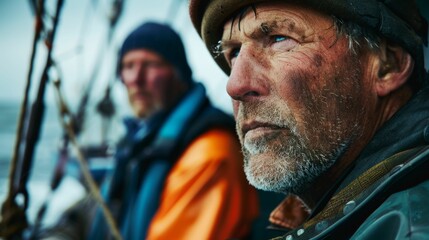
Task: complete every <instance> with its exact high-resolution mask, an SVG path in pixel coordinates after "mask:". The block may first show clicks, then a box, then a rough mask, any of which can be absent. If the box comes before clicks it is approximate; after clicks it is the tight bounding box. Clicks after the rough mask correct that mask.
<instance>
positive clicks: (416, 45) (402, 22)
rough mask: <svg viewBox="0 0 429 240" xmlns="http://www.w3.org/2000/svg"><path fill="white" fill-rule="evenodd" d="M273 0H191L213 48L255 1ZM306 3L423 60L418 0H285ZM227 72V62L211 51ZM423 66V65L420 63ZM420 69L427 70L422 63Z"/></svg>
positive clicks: (193, 15) (422, 24)
mask: <svg viewBox="0 0 429 240" xmlns="http://www.w3.org/2000/svg"><path fill="white" fill-rule="evenodd" d="M261 2H273V1H272V0H190V5H189V9H190V16H191V19H192V22H193V24H194V26H195V28H196V30H197V31H198V33H199V34H200V36H201V38H202V39H203V41H204V42H205V43H206V46H207V48H208V49H209V50H212V49H213V47H214V46H216V45H217V44H218V41H219V40H220V39H221V37H222V34H223V29H224V25H225V22H226V21H227V20H229V19H230V18H231V16H233V15H234V14H237V12H239V9H243V8H245V7H246V6H249V5H251V4H258V3H261ZM283 2H288V3H292V4H300V5H305V6H306V7H308V8H309V7H312V8H313V9H318V10H319V11H321V12H325V13H327V14H328V15H333V16H335V17H336V18H338V19H342V20H346V21H349V22H353V23H355V24H357V25H359V26H362V27H364V28H368V29H371V30H373V31H376V32H377V33H379V34H380V35H381V36H383V37H385V38H387V39H389V40H391V41H393V42H395V43H398V44H399V45H401V46H402V47H404V48H405V49H407V50H408V51H409V52H410V53H411V55H412V56H413V58H414V59H415V60H416V62H417V63H422V62H423V56H422V54H423V50H422V46H423V43H424V42H427V31H428V28H427V22H426V21H425V20H424V19H423V18H422V17H421V15H420V14H419V11H418V7H417V5H416V1H415V0H391V1H386V0H365V1H362V0H323V1H321V0H299V1H298V0H283ZM210 52H211V54H212V56H213V57H214V59H215V61H216V62H217V63H218V65H219V66H220V67H221V68H222V69H223V71H224V72H225V73H226V74H229V73H230V69H229V67H228V64H227V62H226V61H225V59H224V58H223V57H220V56H217V54H216V52H213V51H210ZM420 65H421V64H420ZM420 65H419V66H417V68H418V69H423V68H422V66H420Z"/></svg>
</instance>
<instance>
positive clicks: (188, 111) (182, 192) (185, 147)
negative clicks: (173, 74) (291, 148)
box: [87, 84, 258, 240]
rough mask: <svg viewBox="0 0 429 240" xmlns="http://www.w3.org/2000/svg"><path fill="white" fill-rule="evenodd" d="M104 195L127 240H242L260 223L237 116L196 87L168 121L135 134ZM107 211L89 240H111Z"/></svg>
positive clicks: (163, 118) (154, 121) (162, 117)
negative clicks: (246, 172) (237, 131)
mask: <svg viewBox="0 0 429 240" xmlns="http://www.w3.org/2000/svg"><path fill="white" fill-rule="evenodd" d="M129 129H130V131H128V133H127V135H126V137H125V139H124V141H122V143H121V144H120V145H119V150H118V154H117V161H118V163H117V166H116V168H115V172H114V173H113V175H112V178H111V179H110V180H107V184H105V186H103V190H102V192H103V195H104V198H105V200H106V202H107V203H108V205H109V206H110V207H111V209H112V210H113V211H114V215H115V216H116V220H117V223H118V226H119V228H120V231H121V234H122V235H123V237H124V238H125V239H136V240H137V239H227V238H243V237H246V236H247V235H248V234H249V232H250V226H251V224H252V221H253V220H254V219H255V218H256V217H257V214H258V208H257V199H256V191H255V189H253V188H252V187H250V185H248V183H247V181H246V180H245V176H244V173H243V172H242V167H241V166H242V156H241V154H240V147H239V146H240V145H239V142H238V140H237V138H236V136H235V134H234V122H233V120H232V118H231V117H230V116H227V115H226V114H224V113H222V112H221V111H219V110H218V109H216V108H214V107H213V106H211V104H210V102H209V100H208V99H207V97H206V95H205V90H204V87H203V86H202V85H201V84H197V85H196V86H195V87H194V88H193V89H192V90H191V91H189V93H188V94H187V95H186V96H184V98H183V99H182V100H181V101H180V102H179V103H178V104H177V106H175V107H174V109H172V110H171V111H169V112H167V113H159V114H157V115H156V116H154V117H153V118H151V119H150V120H149V121H148V122H147V123H146V124H145V125H144V126H143V127H137V128H135V127H131V128H129ZM108 232H109V230H108V229H107V224H106V223H105V220H104V218H103V216H102V215H101V211H100V212H99V213H97V214H96V217H95V221H94V223H93V225H92V227H91V231H90V234H89V235H88V237H87V238H88V239H105V238H106V237H107V236H108Z"/></svg>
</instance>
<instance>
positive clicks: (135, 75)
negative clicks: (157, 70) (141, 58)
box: [124, 66, 146, 85]
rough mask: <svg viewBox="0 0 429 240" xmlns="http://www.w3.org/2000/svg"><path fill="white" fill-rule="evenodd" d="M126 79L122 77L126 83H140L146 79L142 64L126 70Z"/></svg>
mask: <svg viewBox="0 0 429 240" xmlns="http://www.w3.org/2000/svg"><path fill="white" fill-rule="evenodd" d="M126 78H127V79H124V81H125V83H126V84H127V85H142V84H143V83H144V82H145V79H146V71H145V68H144V67H142V66H136V67H135V68H134V69H132V71H130V72H128V76H126Z"/></svg>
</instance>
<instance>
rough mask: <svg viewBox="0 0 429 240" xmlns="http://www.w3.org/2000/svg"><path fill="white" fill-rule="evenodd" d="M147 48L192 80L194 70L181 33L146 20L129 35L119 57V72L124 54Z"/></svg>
mask: <svg viewBox="0 0 429 240" xmlns="http://www.w3.org/2000/svg"><path fill="white" fill-rule="evenodd" d="M135 49H147V50H151V51H154V52H155V53H157V54H159V55H160V56H162V57H163V58H164V59H165V60H166V61H167V62H169V63H170V64H172V65H173V66H174V67H175V68H176V69H177V70H178V71H179V74H180V75H181V79H182V80H183V81H185V82H187V83H191V82H192V70H191V68H190V67H189V65H188V61H187V60H186V53H185V48H184V46H183V42H182V40H181V38H180V37H179V35H178V34H177V33H176V32H175V31H174V30H173V29H172V28H171V27H170V26H168V25H165V24H160V23H155V22H146V23H143V24H142V25H140V26H139V27H137V28H136V29H135V30H134V31H133V32H131V33H130V35H128V37H127V38H126V39H125V41H124V43H123V44H122V47H121V50H120V52H119V57H118V68H117V73H118V75H119V74H120V70H121V62H122V58H123V57H124V55H125V54H126V53H127V52H128V51H131V50H135Z"/></svg>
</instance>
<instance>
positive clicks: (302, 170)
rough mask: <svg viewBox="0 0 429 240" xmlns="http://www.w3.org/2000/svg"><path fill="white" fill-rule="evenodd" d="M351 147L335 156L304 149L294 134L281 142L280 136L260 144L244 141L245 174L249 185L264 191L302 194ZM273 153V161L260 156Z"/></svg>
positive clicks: (339, 148) (343, 149) (335, 151)
mask: <svg viewBox="0 0 429 240" xmlns="http://www.w3.org/2000/svg"><path fill="white" fill-rule="evenodd" d="M347 145H348V144H340V146H339V147H338V148H337V149H335V150H334V151H332V153H328V154H324V153H317V152H315V151H313V150H311V149H310V148H309V147H307V146H305V145H304V144H303V142H302V141H300V140H299V138H298V137H296V136H295V135H292V136H288V137H287V139H286V140H282V139H281V137H280V136H277V137H269V138H265V139H262V140H260V141H258V142H251V141H245V142H244V144H243V145H242V151H243V154H244V172H245V173H246V177H247V179H248V181H249V182H250V184H252V185H253V186H255V187H256V188H259V189H261V190H265V191H274V192H281V193H286V194H288V193H292V194H296V195H299V194H300V193H302V192H303V191H304V190H305V189H306V188H307V186H308V185H309V184H310V183H312V182H313V181H314V179H315V178H316V177H318V176H320V175H321V174H322V173H323V172H325V171H326V170H328V169H329V168H330V167H331V166H332V165H333V164H334V163H335V162H336V161H337V159H338V158H339V156H341V155H342V153H343V152H344V151H345V149H346V148H347ZM263 153H265V154H267V153H270V155H271V156H272V157H271V158H270V159H262V160H261V159H258V158H257V155H258V154H263Z"/></svg>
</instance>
